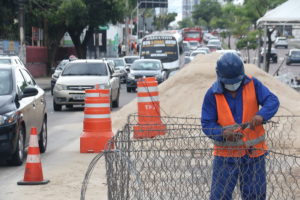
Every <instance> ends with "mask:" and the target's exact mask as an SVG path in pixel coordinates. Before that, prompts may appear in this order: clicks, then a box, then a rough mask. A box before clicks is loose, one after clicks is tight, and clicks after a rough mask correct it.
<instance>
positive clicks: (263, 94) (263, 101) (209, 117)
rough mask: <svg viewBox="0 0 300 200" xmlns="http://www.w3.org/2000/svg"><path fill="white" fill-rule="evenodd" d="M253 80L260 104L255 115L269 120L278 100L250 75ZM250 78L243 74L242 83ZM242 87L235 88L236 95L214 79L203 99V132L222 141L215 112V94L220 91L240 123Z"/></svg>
mask: <svg viewBox="0 0 300 200" xmlns="http://www.w3.org/2000/svg"><path fill="white" fill-rule="evenodd" d="M252 79H253V81H254V87H255V92H256V98H257V102H258V104H259V105H260V109H259V111H258V112H257V115H260V116H262V117H263V120H264V121H267V120H269V119H270V118H271V117H273V116H274V115H275V113H276V112H277V110H278V108H279V100H278V98H277V96H275V95H274V94H273V93H272V92H270V90H269V89H268V88H267V87H265V86H264V85H263V84H262V83H261V82H260V81H259V80H257V79H256V78H254V77H252ZM249 81H251V79H250V78H249V77H248V76H245V79H244V80H243V83H242V84H244V85H245V84H247V83H248V82H249ZM242 90H243V89H242V87H240V88H239V89H238V90H237V95H236V97H235V98H234V97H232V95H231V94H230V93H229V92H228V91H226V90H224V89H223V86H222V84H221V83H220V81H218V80H217V81H216V82H215V83H214V84H213V85H212V87H211V88H209V90H208V91H207V92H206V95H205V97H204V101H203V104H202V116H201V124H202V128H203V131H204V133H205V134H206V135H207V136H208V137H210V138H211V139H214V140H217V141H223V137H222V127H221V126H220V125H219V124H218V123H217V121H218V113H217V103H216V98H215V94H216V93H220V94H224V96H225V98H226V100H227V102H228V105H229V107H230V110H231V112H232V115H233V117H234V120H235V122H236V123H242V116H243V100H242Z"/></svg>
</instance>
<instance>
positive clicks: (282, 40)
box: [274, 37, 289, 49]
mask: <svg viewBox="0 0 300 200" xmlns="http://www.w3.org/2000/svg"><path fill="white" fill-rule="evenodd" d="M288 46H289V45H288V41H287V39H286V37H277V38H276V39H275V42H274V47H275V48H278V47H284V48H286V49H287V48H288Z"/></svg>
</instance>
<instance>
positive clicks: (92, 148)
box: [80, 132, 113, 153]
mask: <svg viewBox="0 0 300 200" xmlns="http://www.w3.org/2000/svg"><path fill="white" fill-rule="evenodd" d="M112 137H113V133H112V132H106V133H99V132H83V133H82V134H81V136H80V153H99V152H102V151H103V150H104V149H105V148H106V146H107V144H108V142H109V141H110V140H111V138H112Z"/></svg>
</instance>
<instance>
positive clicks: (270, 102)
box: [253, 78, 279, 121]
mask: <svg viewBox="0 0 300 200" xmlns="http://www.w3.org/2000/svg"><path fill="white" fill-rule="evenodd" d="M253 80H254V86H255V90H256V98H257V101H258V104H259V105H260V106H261V107H260V109H259V111H258V112H257V115H260V116H262V117H263V119H264V121H267V120H269V119H271V118H272V117H273V116H274V115H275V114H276V112H277V110H278V108H279V100H278V98H277V96H275V95H274V94H273V93H272V92H271V91H270V90H269V89H268V88H267V87H266V86H264V85H263V84H262V83H261V82H260V81H259V80H257V79H256V78H253Z"/></svg>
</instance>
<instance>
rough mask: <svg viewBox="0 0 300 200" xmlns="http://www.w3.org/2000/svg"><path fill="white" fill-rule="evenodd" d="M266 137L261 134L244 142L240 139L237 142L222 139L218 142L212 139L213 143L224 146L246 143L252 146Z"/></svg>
mask: <svg viewBox="0 0 300 200" xmlns="http://www.w3.org/2000/svg"><path fill="white" fill-rule="evenodd" d="M265 139H266V136H265V135H262V136H260V137H258V138H256V139H254V140H247V141H246V142H244V141H242V140H239V141H237V142H231V141H224V142H219V141H214V144H215V145H218V146H224V147H236V146H242V145H244V144H246V146H247V147H250V146H254V145H256V144H259V143H261V142H263V141H265Z"/></svg>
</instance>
